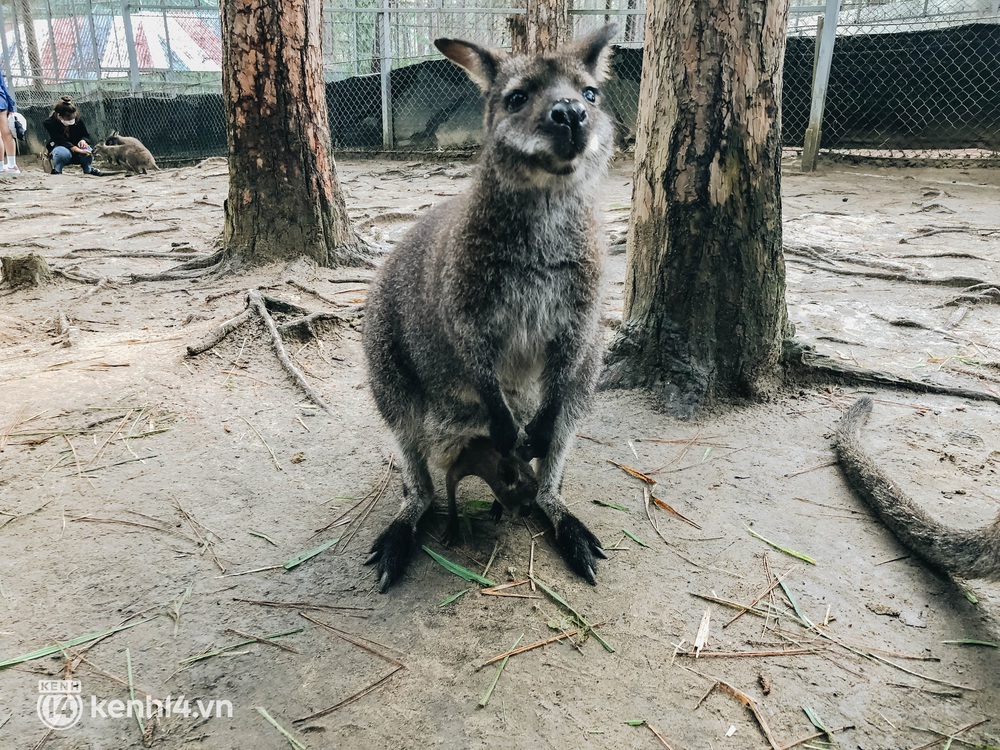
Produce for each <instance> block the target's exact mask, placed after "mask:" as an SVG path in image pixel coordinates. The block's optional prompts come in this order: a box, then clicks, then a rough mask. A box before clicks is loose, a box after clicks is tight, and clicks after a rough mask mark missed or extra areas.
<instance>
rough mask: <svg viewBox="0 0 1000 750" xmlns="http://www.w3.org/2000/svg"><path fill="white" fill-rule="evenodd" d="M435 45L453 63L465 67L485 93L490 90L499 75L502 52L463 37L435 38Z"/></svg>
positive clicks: (473, 80)
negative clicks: (486, 47) (463, 39)
mask: <svg viewBox="0 0 1000 750" xmlns="http://www.w3.org/2000/svg"><path fill="white" fill-rule="evenodd" d="M434 46H435V47H437V48H438V49H439V50H440V51H441V54H442V55H444V56H445V57H447V58H448V59H449V60H451V61H452V62H453V63H455V64H456V65H458V66H460V67H462V68H465V72H466V73H468V74H469V78H471V79H472V82H473V83H475V84H476V85H477V86H478V87H479V88H480V89H482V90H483V92H484V93H485V92H487V91H489V90H490V86H492V85H493V81H495V80H496V77H497V69H498V68H499V67H500V60H501V59H502V55H503V53H502V52H491V51H490V50H488V49H484V48H482V47H480V46H479V45H476V44H473V43H472V42H463V41H462V40H461V39H435V40H434Z"/></svg>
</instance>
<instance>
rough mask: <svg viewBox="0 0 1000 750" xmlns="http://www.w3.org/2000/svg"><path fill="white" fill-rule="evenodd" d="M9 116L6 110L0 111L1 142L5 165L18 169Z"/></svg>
mask: <svg viewBox="0 0 1000 750" xmlns="http://www.w3.org/2000/svg"><path fill="white" fill-rule="evenodd" d="M0 96H2V95H0ZM5 104H6V102H5ZM8 114H9V112H8V110H7V109H6V108H4V109H0V142H2V143H3V152H4V153H3V156H4V157H5V159H4V162H3V165H4V166H5V167H14V168H15V169H16V168H17V161H16V160H15V155H16V154H17V151H16V150H15V146H14V134H13V133H11V132H10V122H9V121H8V120H7V115H8Z"/></svg>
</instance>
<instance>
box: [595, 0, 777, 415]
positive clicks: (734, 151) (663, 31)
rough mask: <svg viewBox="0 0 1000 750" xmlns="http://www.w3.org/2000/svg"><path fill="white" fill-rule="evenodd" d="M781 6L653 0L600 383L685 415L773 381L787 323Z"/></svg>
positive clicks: (754, 0)
mask: <svg viewBox="0 0 1000 750" xmlns="http://www.w3.org/2000/svg"><path fill="white" fill-rule="evenodd" d="M786 14H787V0H652V2H651V4H650V6H649V7H648V10H647V16H646V27H645V50H644V53H643V69H642V83H641V85H640V93H639V101H640V102H641V105H640V109H639V120H638V133H637V141H636V156H635V180H634V188H633V196H632V215H631V220H630V223H629V231H628V246H627V253H628V254H627V258H626V282H625V311H624V322H623V325H622V329H621V331H620V333H619V335H618V337H617V339H616V340H615V342H614V343H613V345H612V348H611V352H610V353H609V355H608V370H607V371H606V372H605V376H604V383H605V385H616V384H617V385H627V386H646V387H651V388H652V389H654V390H656V391H659V392H660V393H661V394H663V395H665V396H666V397H667V398H668V399H669V400H671V401H674V402H675V404H676V406H677V408H678V411H680V412H682V413H684V412H687V413H690V412H693V411H695V410H697V409H698V408H699V407H700V406H702V405H704V404H706V403H710V402H711V401H713V400H715V399H717V398H732V397H736V398H740V397H750V398H754V397H758V396H760V395H761V394H762V393H764V392H766V391H768V390H769V389H770V387H771V386H772V385H773V384H774V382H775V379H776V376H777V374H778V373H777V370H778V361H779V357H780V353H781V341H782V338H783V337H784V334H785V328H786V326H787V311H786V308H785V270H784V259H783V256H782V252H781V196H780V174H781V172H780V158H781V148H780V125H781V116H780V111H781V63H782V57H783V55H784V49H785V20H786Z"/></svg>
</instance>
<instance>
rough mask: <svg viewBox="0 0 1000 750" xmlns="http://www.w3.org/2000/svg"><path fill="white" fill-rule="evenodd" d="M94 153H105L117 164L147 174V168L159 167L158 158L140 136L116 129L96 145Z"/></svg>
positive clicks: (105, 156)
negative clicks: (155, 157)
mask: <svg viewBox="0 0 1000 750" xmlns="http://www.w3.org/2000/svg"><path fill="white" fill-rule="evenodd" d="M94 155H95V156H96V155H103V156H104V158H106V159H107V160H108V161H110V162H111V163H112V164H115V165H119V166H120V165H123V164H124V165H125V167H126V168H127V169H129V170H130V171H132V172H135V173H137V174H138V173H139V172H140V171H141V172H142V173H143V174H146V170H147V169H159V167H158V166H156V159H154V158H153V155H152V154H151V153H150V152H149V149H148V148H146V147H145V146H144V145H142V141H140V140H139V139H138V138H130V137H128V136H124V135H118V131H117V130H114V131H112V132H111V135H109V136H108V137H107V138H105V139H104V140H103V141H101V142H100V143H98V144H97V145H96V146H94Z"/></svg>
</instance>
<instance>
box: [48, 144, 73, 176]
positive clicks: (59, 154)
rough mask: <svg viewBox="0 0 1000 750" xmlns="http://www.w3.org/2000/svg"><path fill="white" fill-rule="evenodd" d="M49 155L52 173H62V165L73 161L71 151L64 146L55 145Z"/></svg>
mask: <svg viewBox="0 0 1000 750" xmlns="http://www.w3.org/2000/svg"><path fill="white" fill-rule="evenodd" d="M49 156H51V157H52V173H53V174H62V171H63V167H65V166H66V165H67V164H69V163H70V162H72V161H73V152H72V151H70V150H69V149H68V148H66V147H65V146H56V147H55V148H54V149H52V153H51V154H49Z"/></svg>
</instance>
